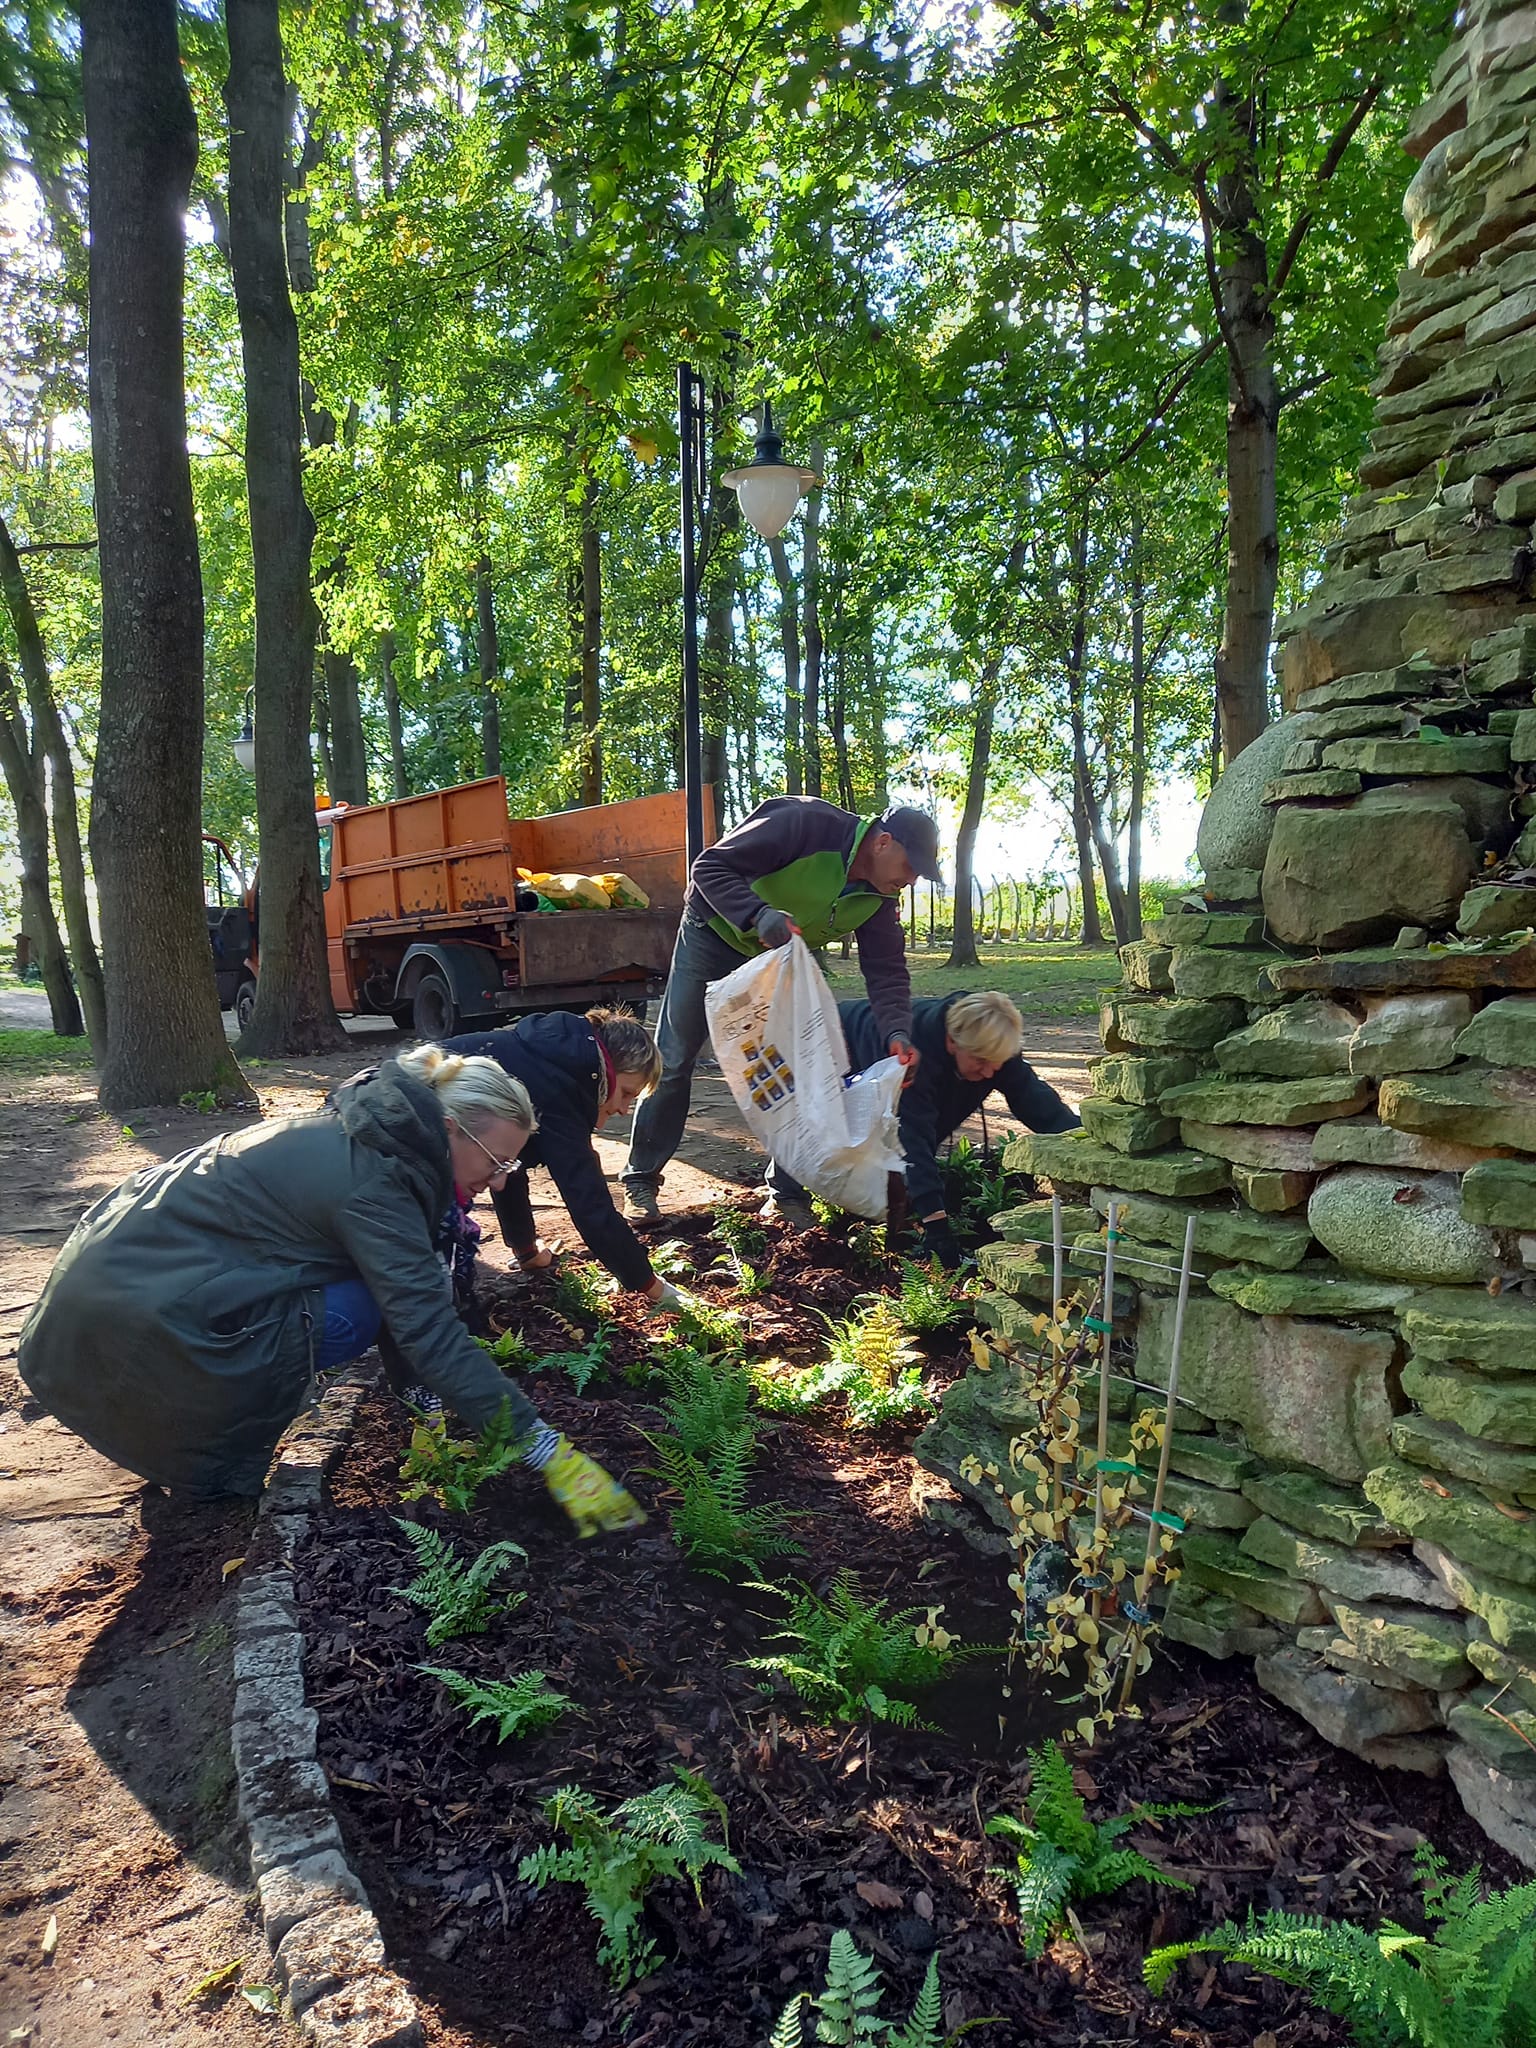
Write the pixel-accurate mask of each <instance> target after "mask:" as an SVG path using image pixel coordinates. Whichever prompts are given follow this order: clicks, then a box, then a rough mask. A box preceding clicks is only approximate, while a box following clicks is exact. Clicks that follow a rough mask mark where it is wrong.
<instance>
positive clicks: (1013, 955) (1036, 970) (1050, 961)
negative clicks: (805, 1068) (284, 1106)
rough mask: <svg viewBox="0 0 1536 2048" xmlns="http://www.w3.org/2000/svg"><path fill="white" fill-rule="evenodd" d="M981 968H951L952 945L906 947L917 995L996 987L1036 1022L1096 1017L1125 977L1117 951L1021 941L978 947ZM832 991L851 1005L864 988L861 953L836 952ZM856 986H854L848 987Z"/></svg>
mask: <svg viewBox="0 0 1536 2048" xmlns="http://www.w3.org/2000/svg"><path fill="white" fill-rule="evenodd" d="M976 950H977V951H978V953H979V954H980V955H981V962H982V964H981V966H980V967H979V968H975V967H970V968H959V967H946V966H945V964H944V963H945V961H946V959H947V958H948V957H949V947H948V944H947V943H946V944H943V945H936V946H927V945H917V946H909V947H908V948H907V961H908V964H909V965H910V966H911V969H912V993H913V994H914V995H918V996H944V995H949V994H951V993H952V992H953V991H955V990H957V989H961V990H963V989H973V988H996V989H1001V990H1002V991H1003V993H1004V994H1005V995H1010V996H1012V997H1013V999H1014V1001H1015V1002H1016V1003H1017V1004H1018V1006H1019V1008H1020V1009H1021V1010H1027V1011H1028V1012H1029V1013H1030V1014H1031V1016H1036V1017H1092V1016H1095V1015H1096V1014H1097V1012H1098V1007H1099V997H1100V995H1101V993H1102V991H1103V990H1104V989H1106V988H1108V987H1109V986H1110V984H1111V983H1112V982H1116V981H1118V980H1119V978H1120V968H1119V963H1118V962H1117V960H1116V958H1115V949H1114V947H1113V946H1074V945H1068V944H1065V943H1063V944H1060V945H1056V944H1051V943H1048V942H1046V941H1043V940H1042V941H1033V940H1019V941H1017V942H1015V943H1012V944H1001V945H982V946H978V947H977V949H976ZM827 966H828V967H829V969H830V970H831V974H832V981H833V986H834V988H835V989H836V991H837V994H838V997H839V1000H846V999H847V998H848V997H849V996H850V995H851V994H853V993H855V991H856V990H857V989H858V988H859V987H860V986H861V984H860V981H859V962H858V954H857V952H854V953H851V954H850V956H849V958H848V959H847V960H844V959H843V958H842V957H841V955H840V953H839V952H838V950H837V949H836V948H835V947H834V948H833V949H831V951H829V953H828V955H827ZM850 983H852V984H853V986H852V987H850V986H849V984H850Z"/></svg>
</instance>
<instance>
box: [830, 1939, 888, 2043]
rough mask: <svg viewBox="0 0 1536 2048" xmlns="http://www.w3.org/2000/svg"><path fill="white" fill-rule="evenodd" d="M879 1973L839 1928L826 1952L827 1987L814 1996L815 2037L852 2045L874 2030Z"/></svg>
mask: <svg viewBox="0 0 1536 2048" xmlns="http://www.w3.org/2000/svg"><path fill="white" fill-rule="evenodd" d="M879 2005H880V1972H879V1971H878V1970H877V1969H876V1968H875V1966H874V1964H873V1963H872V1962H871V1961H870V1960H869V1957H868V1956H866V1955H864V1954H862V1953H861V1952H860V1950H859V1948H858V1946H857V1944H856V1943H855V1941H854V1939H853V1936H852V1935H851V1934H850V1933H849V1932H848V1931H847V1929H846V1928H843V1927H840V1928H838V1930H837V1932H836V1933H835V1934H834V1935H833V1937H832V1943H831V1947H830V1948H829V1950H828V1952H827V1981H826V1986H825V1988H824V1989H823V1990H822V1992H821V1994H820V1995H819V1997H818V1998H817V1999H816V2038H817V2040H818V2041H826V2042H830V2043H832V2044H834V2048H855V2044H856V2043H859V2042H862V2041H867V2040H869V2039H870V2038H871V2037H872V2036H873V2035H874V2033H875V2014H876V2012H877V2011H878V2010H879Z"/></svg>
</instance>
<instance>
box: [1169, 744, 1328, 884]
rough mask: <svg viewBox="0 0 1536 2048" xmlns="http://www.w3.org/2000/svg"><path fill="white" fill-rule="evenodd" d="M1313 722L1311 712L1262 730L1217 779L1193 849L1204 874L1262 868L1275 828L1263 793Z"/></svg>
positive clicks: (1202, 814)
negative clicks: (1223, 869)
mask: <svg viewBox="0 0 1536 2048" xmlns="http://www.w3.org/2000/svg"><path fill="white" fill-rule="evenodd" d="M1316 723H1317V716H1316V714H1315V713H1314V712H1310V711H1298V712H1295V713H1293V715H1292V716H1291V717H1289V718H1281V719H1277V720H1276V722H1275V723H1274V724H1273V725H1267V726H1265V728H1264V730H1263V731H1262V732H1261V733H1260V734H1259V736H1258V738H1257V739H1256V740H1254V741H1252V742H1251V743H1250V744H1249V745H1248V746H1246V747H1244V749H1243V751H1242V752H1241V753H1240V754H1239V755H1238V757H1237V759H1236V760H1235V761H1234V762H1233V763H1232V765H1231V766H1230V767H1229V768H1228V769H1227V770H1226V771H1225V773H1224V774H1223V775H1222V776H1221V777H1220V778H1219V780H1218V781H1217V784H1216V787H1215V788H1214V789H1213V790H1212V791H1211V794H1210V798H1209V800H1208V802H1207V803H1206V806H1205V809H1204V810H1203V811H1202V812H1201V814H1200V829H1199V832H1198V833H1197V834H1196V836H1195V851H1196V852H1197V853H1198V854H1199V856H1200V866H1201V868H1202V869H1203V870H1204V872H1205V873H1206V874H1210V873H1211V871H1212V870H1213V869H1214V868H1262V867H1263V865H1264V856H1265V854H1266V853H1267V852H1268V851H1269V835H1270V834H1271V832H1273V831H1274V829H1275V813H1274V811H1273V809H1272V808H1267V807H1266V806H1265V803H1264V792H1265V790H1266V789H1267V788H1268V787H1269V785H1270V784H1271V783H1272V782H1273V781H1274V779H1275V777H1276V776H1277V775H1278V774H1279V773H1280V764H1281V762H1282V761H1283V760H1284V759H1285V756H1286V753H1287V751H1288V749H1290V748H1291V747H1293V746H1294V745H1295V744H1296V742H1297V741H1298V740H1304V739H1305V738H1306V737H1307V735H1308V734H1309V733H1310V732H1311V730H1312V728H1313V726H1314V725H1316Z"/></svg>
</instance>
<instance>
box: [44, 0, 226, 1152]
mask: <svg viewBox="0 0 1536 2048" xmlns="http://www.w3.org/2000/svg"><path fill="white" fill-rule="evenodd" d="M176 12H177V10H176V5H175V0H136V4H135V5H133V6H131V7H125V6H123V5H122V4H121V0H84V4H83V5H82V7H81V10H80V14H81V61H82V79H83V86H84V99H85V135H86V149H87V159H88V164H89V178H90V184H89V199H90V411H91V452H92V457H93V460H94V465H95V490H96V531H97V539H98V552H99V559H100V563H101V716H100V725H99V728H98V731H99V737H98V741H97V749H96V766H95V776H94V789H93V802H92V818H91V854H92V865H93V867H94V869H95V873H96V886H97V892H98V899H99V901H100V905H101V937H102V952H103V955H104V964H105V970H106V987H107V1023H108V1042H107V1059H106V1065H105V1067H104V1068H103V1070H102V1075H101V1101H102V1104H103V1106H104V1107H105V1108H107V1109H109V1110H113V1111H119V1112H120V1111H123V1110H126V1109H131V1108H133V1107H135V1106H137V1105H138V1104H140V1103H149V1102H175V1101H177V1100H179V1098H180V1097H181V1096H183V1095H185V1094H187V1093H189V1092H190V1093H192V1094H198V1095H201V1094H205V1093H208V1092H210V1091H211V1092H213V1093H214V1094H216V1095H221V1096H224V1097H226V1098H230V1097H232V1098H234V1099H237V1100H243V1101H250V1100H252V1099H253V1098H252V1096H251V1092H250V1090H249V1088H248V1087H247V1086H246V1083H245V1078H244V1076H243V1075H242V1074H241V1072H240V1069H239V1067H238V1066H237V1065H236V1063H235V1060H234V1056H233V1055H232V1053H231V1052H230V1050H229V1047H228V1045H227V1044H226V1043H225V1039H224V1027H223V1024H222V1022H221V1020H220V1017H219V1004H218V996H217V994H216V992H215V989H214V981H213V954H212V950H211V948H210V946H209V943H208V923H207V919H206V917H205V916H204V913H203V893H202V879H203V878H202V837H201V820H200V800H201V795H202V765H203V710H204V706H203V590H202V579H201V576H200V573H199V564H198V552H197V523H196V520H195V519H194V517H193V510H192V476H191V465H190V462H189V460H188V456H187V409H186V371H185V364H184V359H183V329H182V295H183V263H184V258H185V247H184V230H183V220H184V217H185V213H186V207H187V201H188V197H189V195H190V192H191V184H192V173H193V169H194V167H195V165H196V162H197V122H196V118H195V116H194V115H193V112H192V101H191V98H190V96H189V95H188V92H187V85H186V79H185V77H184V75H183V73H182V68H181V55H180V51H179V50H178V48H177V41H176Z"/></svg>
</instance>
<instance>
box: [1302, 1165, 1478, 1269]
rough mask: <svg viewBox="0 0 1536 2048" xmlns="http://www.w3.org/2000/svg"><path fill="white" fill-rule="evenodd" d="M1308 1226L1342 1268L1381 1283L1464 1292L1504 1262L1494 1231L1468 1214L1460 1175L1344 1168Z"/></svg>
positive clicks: (1321, 1187) (1313, 1208) (1329, 1182)
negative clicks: (1462, 1289) (1371, 1276)
mask: <svg viewBox="0 0 1536 2048" xmlns="http://www.w3.org/2000/svg"><path fill="white" fill-rule="evenodd" d="M1307 1222H1308V1224H1309V1225H1310V1226H1311V1230H1312V1235H1313V1236H1314V1237H1315V1238H1316V1239H1317V1241H1318V1243H1319V1244H1320V1245H1322V1246H1323V1247H1324V1249H1325V1250H1327V1251H1330V1252H1332V1254H1333V1256H1334V1257H1335V1258H1336V1259H1337V1260H1338V1262H1339V1264H1340V1265H1341V1266H1349V1267H1352V1268H1353V1269H1354V1270H1355V1271H1356V1272H1357V1273H1374V1274H1375V1275H1377V1277H1378V1278H1380V1279H1383V1280H1417V1281H1418V1282H1419V1283H1420V1284H1421V1285H1422V1286H1426V1287H1436V1286H1449V1287H1464V1286H1470V1285H1472V1284H1473V1283H1475V1282H1477V1281H1480V1280H1487V1279H1488V1278H1490V1276H1491V1275H1492V1274H1493V1272H1494V1270H1495V1268H1496V1266H1497V1264H1498V1247H1497V1245H1496V1243H1495V1240H1494V1234H1493V1232H1492V1231H1491V1230H1487V1229H1485V1228H1484V1227H1483V1225H1482V1224H1480V1223H1468V1222H1467V1221H1466V1220H1465V1219H1464V1217H1463V1216H1462V1213H1461V1182H1460V1180H1459V1178H1458V1177H1457V1175H1455V1174H1454V1173H1406V1172H1398V1173H1393V1172H1388V1171H1386V1170H1384V1169H1382V1168H1380V1167H1374V1166H1346V1167H1344V1168H1342V1169H1341V1170H1340V1171H1339V1172H1338V1173H1329V1174H1325V1175H1324V1176H1323V1178H1322V1179H1321V1180H1320V1181H1319V1182H1318V1184H1317V1186H1316V1187H1315V1188H1314V1189H1313V1190H1312V1198H1311V1200H1310V1201H1309V1202H1308V1203H1307Z"/></svg>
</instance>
